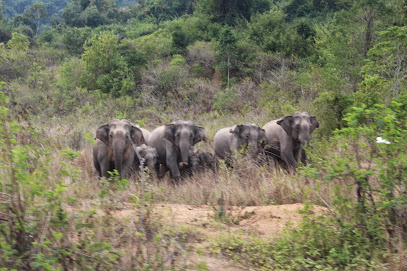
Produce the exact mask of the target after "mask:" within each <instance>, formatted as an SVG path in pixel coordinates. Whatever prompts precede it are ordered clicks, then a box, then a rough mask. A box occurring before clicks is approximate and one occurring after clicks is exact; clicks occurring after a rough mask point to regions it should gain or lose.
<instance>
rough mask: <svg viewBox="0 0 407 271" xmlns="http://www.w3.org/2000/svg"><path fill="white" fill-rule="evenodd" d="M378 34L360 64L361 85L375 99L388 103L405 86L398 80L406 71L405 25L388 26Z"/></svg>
mask: <svg viewBox="0 0 407 271" xmlns="http://www.w3.org/2000/svg"><path fill="white" fill-rule="evenodd" d="M378 34H379V40H378V42H377V43H376V44H375V45H374V46H373V48H371V49H370V50H369V52H368V59H367V60H366V64H365V66H363V67H362V74H363V76H364V80H363V82H362V83H361V88H362V91H364V92H365V93H366V94H367V93H375V94H376V95H377V100H381V99H384V100H385V101H387V102H389V101H390V100H391V98H394V97H397V96H398V95H399V94H401V93H403V90H404V89H406V85H405V80H402V78H403V77H404V76H405V75H406V73H407V70H406V68H405V66H406V65H405V64H406V57H407V50H406V48H407V35H406V27H398V26H391V27H389V28H387V29H386V30H383V31H381V32H379V33H378ZM383 90H387V91H383ZM403 94H404V93H403Z"/></svg>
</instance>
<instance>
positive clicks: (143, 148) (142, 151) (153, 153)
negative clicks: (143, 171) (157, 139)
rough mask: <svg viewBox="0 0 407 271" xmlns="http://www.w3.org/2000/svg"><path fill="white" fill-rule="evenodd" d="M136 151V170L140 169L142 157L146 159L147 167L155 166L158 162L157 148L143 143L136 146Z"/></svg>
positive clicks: (145, 164)
mask: <svg viewBox="0 0 407 271" xmlns="http://www.w3.org/2000/svg"><path fill="white" fill-rule="evenodd" d="M136 152H137V155H136V158H135V159H134V160H135V166H136V170H139V169H140V159H144V166H145V167H149V168H154V166H155V165H156V164H157V158H158V153H157V150H156V149H155V148H153V147H150V146H147V145H146V144H142V145H140V146H137V147H136Z"/></svg>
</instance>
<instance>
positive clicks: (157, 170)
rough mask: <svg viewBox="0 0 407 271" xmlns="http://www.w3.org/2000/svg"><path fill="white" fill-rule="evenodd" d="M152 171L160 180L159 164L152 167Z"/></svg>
mask: <svg viewBox="0 0 407 271" xmlns="http://www.w3.org/2000/svg"><path fill="white" fill-rule="evenodd" d="M154 170H155V173H156V175H157V178H159V179H161V178H162V177H161V176H160V164H159V163H156V164H155V165H154Z"/></svg>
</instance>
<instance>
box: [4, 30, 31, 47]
mask: <svg viewBox="0 0 407 271" xmlns="http://www.w3.org/2000/svg"><path fill="white" fill-rule="evenodd" d="M7 46H8V47H9V48H10V49H17V50H23V51H26V50H27V49H28V46H30V41H29V40H28V38H27V37H26V36H24V35H23V34H21V33H17V32H14V33H13V34H12V37H11V40H9V42H8V43H7Z"/></svg>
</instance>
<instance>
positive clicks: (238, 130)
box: [230, 124, 243, 137]
mask: <svg viewBox="0 0 407 271" xmlns="http://www.w3.org/2000/svg"><path fill="white" fill-rule="evenodd" d="M230 132H231V133H232V134H234V135H235V136H237V137H239V136H240V134H241V133H242V132H243V124H240V125H236V127H235V129H230Z"/></svg>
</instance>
